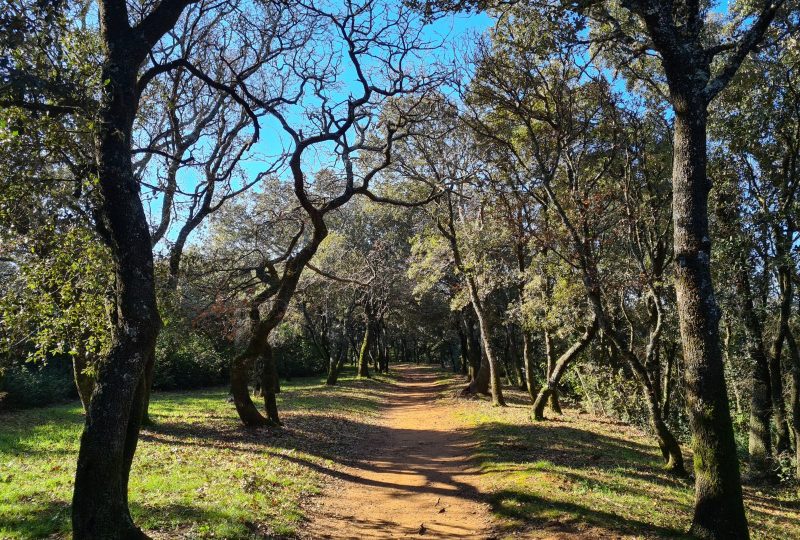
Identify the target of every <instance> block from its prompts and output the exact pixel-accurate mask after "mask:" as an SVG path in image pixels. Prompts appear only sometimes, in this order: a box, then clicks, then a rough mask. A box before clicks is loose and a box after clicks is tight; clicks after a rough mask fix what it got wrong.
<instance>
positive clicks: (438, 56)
mask: <svg viewBox="0 0 800 540" xmlns="http://www.w3.org/2000/svg"><path fill="white" fill-rule="evenodd" d="M491 26H492V19H491V18H490V17H489V16H487V15H486V14H484V13H477V14H454V15H450V16H447V17H443V18H441V19H438V20H437V21H435V22H433V23H431V24H429V25H427V26H426V27H425V29H424V33H423V35H424V38H425V39H427V40H430V41H431V42H441V43H442V44H443V46H442V47H441V48H440V49H439V50H437V51H436V52H435V53H431V57H430V62H434V61H436V60H439V61H450V60H461V59H460V58H454V55H455V54H459V53H461V54H464V51H465V43H470V42H474V36H475V34H480V33H482V32H484V31H485V30H487V29H488V28H490V27H491ZM456 51H458V52H456ZM424 61H425V62H427V61H429V59H428V58H425V59H424ZM350 76H352V73H351V75H350ZM343 77H344V78H346V77H347V73H346V71H345V73H343ZM347 87H348V86H347V83H346V82H345V84H344V87H343V90H342V98H344V97H346V96H345V94H344V92H346V90H347ZM302 113H303V110H302V107H298V108H296V109H295V110H293V111H289V112H288V113H287V114H286V116H287V120H288V121H289V122H290V123H292V124H297V125H301V124H302ZM259 125H260V132H261V134H260V139H259V141H258V142H257V143H256V145H255V146H254V147H253V149H252V150H251V154H252V157H251V158H248V159H246V160H244V161H243V162H242V168H243V170H244V172H245V174H246V176H247V177H249V178H254V177H255V176H256V175H257V174H258V173H260V172H262V171H263V170H264V169H265V168H266V165H265V163H264V162H263V161H264V157H267V156H271V155H275V154H276V149H280V148H283V147H285V146H286V142H287V135H286V134H285V133H284V132H283V131H282V129H281V128H280V126H279V124H278V123H277V121H276V120H275V119H273V118H269V117H264V118H262V120H261V122H260V124H259ZM307 154H309V159H308V160H307V161H306V162H305V163H304V165H305V168H306V172H307V173H308V174H313V173H314V171H315V169H318V168H319V167H321V166H322V165H324V163H325V162H326V161H328V160H327V159H326V156H325V154H324V151H322V152H321V153H320V154H319V157H317V158H316V159H314V158H313V155H314V152H313V151H312V152H307ZM259 156H262V157H261V158H259ZM181 174H182V176H181V177H180V179H179V181H180V183H181V185H183V186H184V187H185V189H187V188H189V189H190V188H191V187H192V184H193V182H194V181H196V180H193V178H195V177H196V176H195V175H196V173H195V172H194V171H192V170H183V171H182V172H181ZM282 176H285V172H284V174H283V175H282ZM145 207H146V209H147V211H148V213H149V214H150V216H151V221H152V222H157V221H158V218H159V216H160V213H161V196H160V195H157V196H155V197H154V198H153V199H151V200H146V201H145ZM176 217H178V220H179V223H174V224H173V225H174V226H173V227H171V229H170V231H169V232H168V234H167V235H166V239H167V240H168V241H172V240H174V239H175V236H176V235H177V229H179V228H180V221H182V220H181V216H180V209H179V210H178V216H176ZM198 232H199V231H198ZM194 236H195V237H196V233H195V235H194ZM195 239H196V238H195ZM189 241H190V243H191V242H192V238H191V237H190V240H189Z"/></svg>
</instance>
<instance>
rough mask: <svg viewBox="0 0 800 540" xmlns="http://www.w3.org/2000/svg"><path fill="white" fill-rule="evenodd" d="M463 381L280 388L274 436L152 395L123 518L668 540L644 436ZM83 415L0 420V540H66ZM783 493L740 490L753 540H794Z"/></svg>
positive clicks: (399, 370)
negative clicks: (467, 391)
mask: <svg viewBox="0 0 800 540" xmlns="http://www.w3.org/2000/svg"><path fill="white" fill-rule="evenodd" d="M462 386H463V382H462V380H461V379H460V377H454V376H452V375H448V374H445V373H443V372H442V371H440V370H437V369H435V368H431V367H418V366H396V367H393V372H392V374H391V375H390V376H376V377H374V378H372V379H369V380H358V379H355V378H354V377H353V376H352V373H351V372H350V371H348V372H347V373H346V374H345V375H344V376H343V377H342V380H341V381H340V384H339V385H338V386H337V387H333V388H331V387H327V386H325V384H324V381H323V380H322V379H321V378H319V377H312V378H306V379H295V380H293V381H291V382H287V383H284V384H283V392H282V393H281V394H280V398H279V405H280V408H281V411H282V414H283V420H284V422H285V424H286V425H285V427H284V428H283V429H279V430H248V429H244V428H242V427H241V426H240V424H239V422H238V419H237V417H236V413H235V410H234V408H233V405H232V404H231V403H230V402H229V400H228V394H227V391H226V390H225V389H209V390H199V391H193V392H163V393H156V394H155V395H154V399H153V403H152V409H151V411H152V416H153V418H154V420H155V424H154V425H153V426H150V427H148V428H146V429H145V430H143V432H142V435H141V441H140V444H139V449H138V451H137V454H136V459H135V461H134V466H133V473H132V476H131V485H130V488H131V495H130V499H131V512H132V514H133V516H134V519H135V521H136V522H137V523H138V524H139V525H140V526H142V528H143V529H145V530H146V531H147V533H148V534H149V535H150V536H152V537H153V538H155V539H158V540H166V539H182V538H185V539H196V538H225V539H264V538H270V539H282V538H298V537H299V538H308V539H316V538H338V539H345V538H353V539H358V538H398V537H406V538H483V539H490V538H495V539H501V538H503V539H505V538H532V539H550V540H566V539H578V540H588V539H596V538H597V539H601V538H615V539H616V538H625V539H633V538H663V537H668V538H680V537H683V531H685V530H686V528H687V527H688V524H689V520H690V518H691V507H692V492H693V489H692V485H691V483H689V482H687V481H683V480H679V479H675V478H672V477H670V476H669V475H668V474H666V473H665V472H664V471H663V470H662V468H661V465H660V455H659V452H658V449H657V448H656V447H655V444H654V441H653V439H652V438H651V437H649V436H648V435H647V434H646V433H644V432H642V431H641V430H639V429H637V428H634V427H632V426H629V425H626V424H623V423H621V422H616V421H613V420H609V419H608V418H604V417H599V416H593V415H590V414H587V413H585V412H583V411H580V410H578V409H574V408H573V409H570V408H568V409H566V410H565V412H564V415H562V416H560V417H557V418H552V419H549V420H547V421H545V422H538V423H533V422H531V420H530V400H529V399H528V398H527V396H526V395H525V394H524V393H523V392H520V391H517V390H513V389H508V388H507V389H505V390H504V392H505V393H506V399H507V401H508V402H509V406H508V407H503V408H498V407H492V406H491V403H489V401H488V400H486V399H471V400H467V399H459V398H456V397H455V395H456V394H457V391H458V389H459V388H461V387H462ZM82 422H83V416H82V413H81V410H80V406H79V404H77V403H72V404H64V405H57V406H50V407H42V408H38V409H30V410H25V411H15V412H6V413H1V414H0V539H3V540H5V539H15V540H16V539H28V538H50V539H62V538H64V539H65V538H68V537H69V500H70V496H71V490H72V479H73V476H74V470H75V459H76V454H77V448H78V439H79V435H80V430H81V427H82ZM686 457H687V462H688V463H691V456H690V455H689V453H688V451H687V453H686ZM798 495H800V492H798V487H797V485H783V486H758V487H756V486H745V496H746V505H747V510H748V519H749V521H750V528H751V533H752V537H753V539H754V540H758V539H775V540H783V539H789V538H800V502H798V501H799V499H800V497H798Z"/></svg>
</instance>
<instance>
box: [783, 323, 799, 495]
mask: <svg viewBox="0 0 800 540" xmlns="http://www.w3.org/2000/svg"><path fill="white" fill-rule="evenodd" d="M786 344H787V345H788V347H789V356H790V357H791V359H792V395H791V405H792V431H794V444H795V478H797V479H798V480H800V350H798V348H797V342H796V341H795V339H794V332H793V331H792V330H791V329H789V331H788V332H786Z"/></svg>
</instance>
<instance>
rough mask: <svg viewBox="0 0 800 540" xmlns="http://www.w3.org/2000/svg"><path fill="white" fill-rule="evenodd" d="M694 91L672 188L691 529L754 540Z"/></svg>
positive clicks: (679, 107)
mask: <svg viewBox="0 0 800 540" xmlns="http://www.w3.org/2000/svg"><path fill="white" fill-rule="evenodd" d="M672 93H673V94H676V92H675V91H674V90H673V92H672ZM688 93H689V95H688V96H684V95H679V96H678V97H673V107H674V109H675V131H674V135H673V137H674V143H673V147H674V155H673V172H672V185H673V220H674V236H675V241H674V245H675V255H676V257H675V290H676V293H677V299H678V302H677V305H678V318H679V321H680V330H681V339H682V342H683V357H684V364H685V374H684V376H685V382H686V399H687V406H688V412H689V419H690V424H691V428H692V433H693V435H694V437H693V449H694V470H695V505H694V517H693V520H692V526H691V528H690V532H691V533H692V534H694V535H696V536H699V537H701V538H709V539H719V540H721V539H722V538H729V539H746V538H749V533H748V529H747V518H746V517H745V513H744V504H743V502H742V487H741V483H740V475H739V461H738V458H737V455H736V442H735V440H734V436H733V423H732V421H731V416H730V410H729V408H728V392H727V388H726V385H725V373H724V370H723V365H722V354H721V351H720V346H719V317H720V312H719V308H718V307H717V303H716V300H715V299H714V287H713V284H712V281H711V267H710V262H711V240H710V237H709V230H708V193H709V190H710V188H711V184H710V182H709V180H708V178H707V176H706V118H707V112H706V102H705V97H704V96H702V95H697V94H698V92H694V93H692V91H689V92H688Z"/></svg>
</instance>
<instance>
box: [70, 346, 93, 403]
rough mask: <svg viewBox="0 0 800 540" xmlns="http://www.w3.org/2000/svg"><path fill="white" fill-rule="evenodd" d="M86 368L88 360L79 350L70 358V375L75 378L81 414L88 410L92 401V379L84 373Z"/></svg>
mask: <svg viewBox="0 0 800 540" xmlns="http://www.w3.org/2000/svg"><path fill="white" fill-rule="evenodd" d="M88 366H89V360H88V358H87V357H86V355H85V354H84V353H83V352H82V351H81V350H79V351H78V354H76V355H75V356H73V357H72V373H73V376H74V378H75V388H77V390H78V397H79V398H80V400H81V405H83V412H86V411H88V410H89V402H90V401H91V399H92V391H93V390H94V377H92V376H91V375H88V374H87V373H86V372H85V370H86V368H87V367H88Z"/></svg>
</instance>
